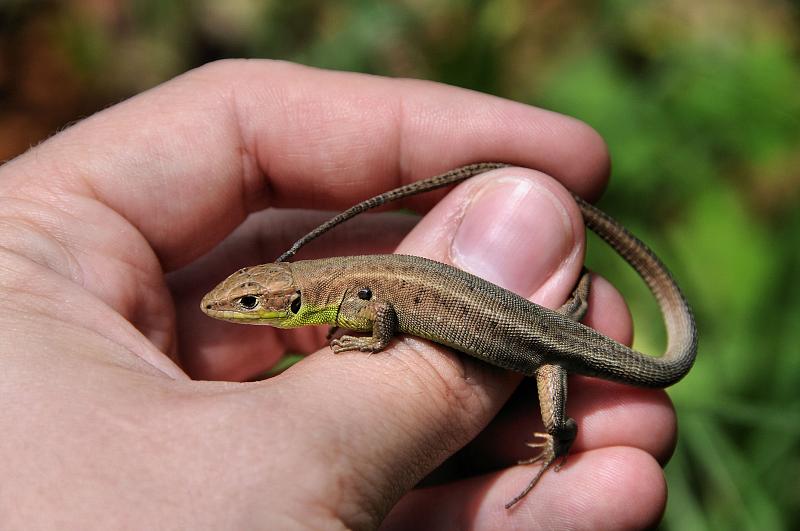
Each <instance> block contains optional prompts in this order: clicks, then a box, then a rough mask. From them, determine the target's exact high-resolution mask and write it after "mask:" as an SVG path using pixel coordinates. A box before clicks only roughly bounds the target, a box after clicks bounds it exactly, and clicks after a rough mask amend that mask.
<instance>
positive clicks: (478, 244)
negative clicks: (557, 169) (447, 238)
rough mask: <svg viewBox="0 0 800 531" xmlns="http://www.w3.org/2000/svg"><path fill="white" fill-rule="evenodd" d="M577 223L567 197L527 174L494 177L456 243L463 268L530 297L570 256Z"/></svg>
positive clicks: (454, 247)
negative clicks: (567, 207) (496, 178)
mask: <svg viewBox="0 0 800 531" xmlns="http://www.w3.org/2000/svg"><path fill="white" fill-rule="evenodd" d="M573 239H574V237H573V231H572V223H571V221H570V217H569V214H568V213H567V210H566V208H565V207H564V205H563V203H562V202H561V200H560V199H559V198H558V197H556V196H555V195H554V194H553V192H551V191H550V190H548V189H547V188H546V187H545V186H544V185H543V184H541V183H537V182H536V181H534V180H532V179H526V178H522V177H519V178H517V177H506V178H502V179H498V180H496V181H492V182H490V183H489V184H487V185H486V186H485V187H484V188H483V190H481V191H480V192H478V194H477V195H476V196H475V197H474V198H473V199H472V201H471V203H470V204H469V205H468V207H467V210H466V212H465V213H464V216H463V217H462V219H461V223H460V224H459V226H458V228H457V229H456V234H455V237H454V239H453V243H452V246H451V259H452V260H453V263H454V264H456V265H457V266H458V267H460V268H462V269H464V270H465V271H469V272H470V273H473V274H475V275H478V276H480V277H482V278H484V279H486V280H488V281H490V282H493V283H495V284H497V285H499V286H502V287H504V288H506V289H509V290H511V291H514V292H516V293H519V294H521V295H524V296H530V295H532V294H533V293H534V292H535V291H536V290H537V289H538V288H539V287H540V286H541V285H542V284H543V283H544V282H545V281H546V280H547V278H548V277H549V276H550V274H552V273H553V272H554V271H555V270H556V269H557V268H558V266H559V264H560V263H561V262H562V261H563V260H564V259H565V258H566V257H567V256H568V255H569V253H570V252H571V250H572V246H573Z"/></svg>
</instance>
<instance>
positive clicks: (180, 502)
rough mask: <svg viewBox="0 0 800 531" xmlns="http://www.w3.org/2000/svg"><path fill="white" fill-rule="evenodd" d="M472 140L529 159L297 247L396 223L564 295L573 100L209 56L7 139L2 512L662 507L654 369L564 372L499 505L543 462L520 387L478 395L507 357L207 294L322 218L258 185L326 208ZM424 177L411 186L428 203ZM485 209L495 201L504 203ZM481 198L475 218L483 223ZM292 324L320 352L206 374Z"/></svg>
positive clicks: (296, 341)
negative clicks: (635, 382) (213, 302)
mask: <svg viewBox="0 0 800 531" xmlns="http://www.w3.org/2000/svg"><path fill="white" fill-rule="evenodd" d="M484 160H499V161H505V162H509V163H513V164H518V165H519V166H524V167H528V168H536V170H539V171H533V170H523V169H520V168H508V169H503V170H498V171H495V172H491V173H489V174H486V175H483V176H481V177H479V178H476V179H473V180H471V181H469V182H467V183H465V184H464V185H462V186H460V187H458V188H456V189H455V190H454V191H453V193H451V194H450V195H448V196H447V197H446V198H445V199H444V200H442V201H441V202H440V203H439V204H437V205H436V207H435V208H434V209H433V210H431V211H430V212H429V213H428V214H427V216H426V217H425V218H423V221H422V222H421V223H420V224H419V225H418V226H417V227H416V228H415V229H414V230H413V231H412V232H411V233H410V234H409V235H408V236H407V237H406V238H405V239H403V240H402V242H400V240H401V237H402V234H403V232H404V230H405V229H406V228H407V225H408V218H402V219H401V218H397V217H392V216H387V215H385V214H378V215H375V216H374V217H369V218H364V219H362V220H354V225H352V226H351V227H349V228H348V230H341V231H338V234H336V233H332V234H331V235H330V237H328V236H326V238H324V239H323V240H322V241H320V242H315V244H314V245H313V246H312V247H310V248H309V249H307V250H304V253H305V254H304V255H303V256H299V257H298V258H310V257H312V256H331V255H335V254H349V253H356V252H360V253H371V252H388V251H391V250H392V249H393V247H394V246H395V245H396V244H397V243H399V245H400V247H399V249H398V251H400V252H404V253H407V254H418V255H421V256H426V257H429V258H434V259H437V260H441V261H445V262H449V263H453V262H456V263H457V265H458V266H459V267H463V268H465V269H469V270H471V272H473V273H476V274H481V273H482V271H480V269H481V268H485V272H486V273H487V275H489V276H491V275H495V277H494V280H495V281H496V282H498V283H501V282H502V283H506V284H507V285H508V287H509V288H510V289H515V290H517V291H518V292H520V293H521V294H522V295H523V296H526V297H529V298H531V300H534V301H536V302H539V303H542V304H546V305H548V306H551V307H554V306H558V305H559V304H560V302H561V301H562V300H563V299H564V298H566V296H567V295H568V294H569V292H570V290H571V288H572V286H573V284H574V282H575V281H576V279H577V275H578V273H579V271H580V265H581V262H582V255H583V229H582V228H581V223H580V217H579V214H578V211H577V209H576V207H575V205H574V203H572V200H571V199H570V198H569V196H568V194H567V192H566V191H565V190H564V189H563V188H562V187H561V185H559V184H558V182H560V183H561V184H562V185H564V186H567V187H569V188H571V189H573V190H575V191H576V192H578V193H581V194H582V195H584V196H586V197H589V198H592V197H596V196H597V195H598V194H599V192H600V190H601V189H602V188H603V186H604V185H605V181H606V176H607V172H608V156H607V152H606V148H605V145H604V143H603V141H602V140H601V139H600V138H599V136H598V135H597V134H596V133H595V132H594V131H592V130H591V129H590V128H588V127H587V126H586V125H584V124H582V123H580V122H577V121H576V120H573V119H570V118H567V117H564V116H560V115H557V114H554V113H551V112H547V111H543V110H540V109H536V108H533V107H529V106H526V105H522V104H518V103H513V102H509V101H506V100H502V99H499V98H495V97H491V96H487V95H482V94H478V93H474V92H470V91H466V90H463V89H458V88H453V87H447V86H443V85H438V84H434V83H429V82H423V81H414V80H391V79H383V78H379V77H373V76H364V75H357V74H349V73H338V72H327V71H321V70H315V69H311V68H306V67H301V66H297V65H292V64H287V63H279V62H270V61H226V62H220V63H214V64H210V65H207V66H205V67H203V68H200V69H197V70H194V71H192V72H189V73H187V74H185V75H183V76H181V77H179V78H177V79H175V80H172V81H170V82H168V83H165V84H164V85H161V86H159V87H156V88H154V89H152V90H150V91H148V92H145V93H143V94H141V95H139V96H137V97H135V98H132V99H131V100H128V101H126V102H123V103H121V104H119V105H116V106H114V107H112V108H110V109H107V110H105V111H103V112H101V113H98V114H97V115H95V116H92V117H90V118H89V119H87V120H84V121H83V122H81V123H79V124H77V125H75V126H73V127H71V128H69V129H67V130H66V131H63V132H61V133H59V134H58V135H56V136H54V137H53V138H51V139H50V140H48V141H47V142H44V143H43V144H41V145H39V146H37V147H36V148H34V149H32V150H31V151H29V152H28V153H26V154H25V155H23V156H21V157H18V158H17V159H15V160H13V161H11V162H8V163H6V164H5V165H4V166H3V167H2V168H0V299H2V301H3V303H2V304H0V364H2V367H0V374H3V378H2V379H0V393H1V394H2V396H3V402H4V405H3V409H2V413H1V414H0V429H2V431H3V437H2V438H0V463H2V468H0V473H2V476H3V478H4V481H3V485H2V486H0V528H3V529H23V528H24V529H30V528H37V529H45V528H55V527H58V528H83V529H91V528H98V529H99V528H120V527H125V528H192V529H242V528H248V529H256V528H307V527H314V528H337V527H341V528H344V527H352V528H357V529H370V528H376V527H378V526H381V525H382V526H383V527H384V528H385V529H392V528H398V529H399V528H402V527H403V526H404V525H408V524H410V523H414V524H416V525H417V526H420V527H426V528H437V527H452V526H453V524H454V523H456V527H474V528H525V529H530V528H537V527H539V528H553V527H558V528H569V529H592V528H597V527H603V528H606V529H629V528H641V527H646V526H649V525H653V524H654V523H655V522H657V521H658V518H659V517H660V515H661V513H662V512H663V509H664V506H665V503H666V486H665V484H664V480H663V475H662V472H661V468H660V465H659V463H663V462H665V461H666V460H667V459H668V457H669V455H670V453H671V451H672V447H673V444H674V438H675V429H676V425H675V417H674V413H673V411H672V408H671V405H670V403H669V401H668V398H667V396H666V394H665V393H664V392H663V391H653V390H648V391H645V390H641V389H634V388H629V387H625V386H621V385H616V384H611V383H607V382H602V381H599V380H593V379H589V378H574V379H571V380H570V386H571V388H570V402H569V406H568V407H569V414H570V415H571V416H572V417H574V418H575V419H576V421H577V422H578V425H579V434H578V439H577V441H576V443H575V446H574V447H573V451H572V454H571V456H570V460H569V461H568V464H567V466H566V467H564V469H562V470H561V471H560V472H558V473H552V472H550V473H547V474H545V476H544V477H543V479H542V480H541V482H540V484H539V485H538V486H537V487H536V489H535V490H534V491H533V492H532V493H531V494H529V495H528V497H527V498H526V499H525V500H523V502H522V503H520V504H519V505H518V506H517V507H515V508H514V509H513V510H512V511H506V510H505V509H503V504H504V503H505V502H506V501H508V499H510V498H511V497H513V496H514V495H515V494H516V493H517V492H518V491H519V490H520V489H521V488H522V487H523V486H524V485H525V483H526V482H527V481H528V480H529V479H530V477H531V475H532V474H533V473H534V469H533V468H531V467H515V466H513V465H514V463H515V461H516V460H517V459H520V458H524V457H529V456H530V455H531V454H530V449H527V448H526V447H525V446H524V445H523V444H522V443H523V442H524V441H526V440H530V436H531V433H532V432H533V431H536V430H539V429H541V425H540V421H539V419H538V405H537V404H536V401H535V393H534V392H533V391H532V390H531V389H530V388H528V387H525V386H523V388H522V389H521V391H520V392H519V393H518V394H515V395H514V398H513V399H512V400H511V401H510V403H509V405H508V407H507V408H503V411H502V412H501V414H500V415H499V416H497V418H496V420H495V421H492V419H493V418H495V416H496V415H497V414H498V412H499V411H500V410H501V408H502V406H503V404H504V403H505V402H506V400H507V399H508V397H509V396H510V395H511V394H512V392H513V391H514V389H515V387H516V386H517V384H518V383H519V381H520V378H519V377H518V376H516V375H513V374H509V373H504V372H502V371H499V370H496V369H493V368H491V367H488V366H486V365H483V364H480V363H478V362H476V361H475V360H472V359H467V358H466V357H462V356H458V355H456V354H454V353H453V352H450V351H447V350H445V349H441V348H438V347H435V346H433V345H432V344H430V343H428V342H425V341H422V340H418V339H414V338H398V339H396V340H395V341H394V342H393V343H392V344H391V345H390V347H389V348H387V349H386V350H385V351H383V352H380V353H377V354H373V355H370V356H367V355H363V354H359V353H346V354H342V355H338V356H335V355H333V354H332V353H331V352H330V350H329V349H328V348H327V347H323V342H322V336H323V335H324V331H320V330H311V329H301V330H295V331H276V330H274V329H272V328H268V327H244V326H238V325H233V324H229V323H222V322H216V321H213V320H211V319H209V318H207V317H205V316H204V315H202V314H201V312H200V311H199V310H198V309H197V304H198V301H199V300H200V297H201V295H202V294H203V293H204V292H205V291H207V290H208V289H209V288H211V287H212V286H213V285H214V284H216V282H218V281H219V280H221V279H222V278H223V277H224V276H226V275H227V274H229V273H230V272H232V271H233V270H235V269H237V268H239V267H241V266H243V265H248V264H254V263H259V262H266V261H271V260H273V259H274V257H275V256H277V255H278V254H279V253H280V252H281V251H282V250H284V248H285V247H286V246H287V245H288V244H289V243H290V242H291V240H292V239H293V238H294V237H295V236H298V235H300V234H302V233H304V232H305V230H307V229H308V228H310V227H311V226H314V225H315V224H316V223H317V222H318V221H319V219H320V217H319V215H318V214H313V213H308V212H297V211H270V212H264V213H260V214H256V215H254V216H252V217H251V218H250V219H248V221H247V222H246V223H244V224H242V222H243V221H244V219H245V217H246V216H247V214H248V213H250V212H254V211H256V210H259V209H262V208H264V207H267V206H275V207H291V208H298V207H302V208H307V209H324V210H337V209H342V208H345V207H347V206H349V205H351V204H352V203H354V202H356V201H357V200H359V199H362V198H364V197H368V196H371V195H374V194H375V193H378V192H381V191H384V190H388V189H390V188H393V187H395V186H397V185H399V184H401V183H405V182H409V181H411V180H415V179H420V178H424V177H429V176H431V175H434V174H436V173H440V172H442V171H445V170H448V169H451V168H455V167H458V166H461V165H463V164H466V163H469V162H476V161H484ZM548 175H549V176H552V177H553V178H555V179H556V180H557V181H558V182H556V180H553V179H551V178H550V177H548ZM500 182H502V183H504V184H503V186H511V187H512V189H513V190H516V191H517V192H516V195H514V197H515V198H516V199H515V201H514V204H513V205H511V204H505V203H503V201H502V195H501V196H498V194H497V193H495V192H496V190H495V189H494V188H493V186H495V185H497V183H500ZM514 187H516V188H514ZM525 190H535V191H536V193H534V194H532V195H530V196H526V195H525V193H524V191H525ZM442 196H443V194H441V193H433V194H427V195H425V196H421V197H418V198H413V200H412V201H409V202H408V203H405V206H409V207H412V208H416V209H420V210H425V209H427V208H430V207H431V206H432V205H434V204H435V203H436V202H437V201H438V200H439V199H441V198H442ZM498 197H501V199H498ZM547 205H549V206H550V207H549V208H548V207H547ZM398 206H400V205H398ZM498 208H508V209H509V211H504V212H503V215H502V216H498V215H496V214H498ZM475 216H477V218H475ZM474 219H484V220H486V221H485V224H486V227H487V230H486V232H482V231H481V230H480V224H475V223H474ZM240 224H241V225H242V226H241V227H239V228H238V229H237V230H236V232H235V233H234V234H233V236H232V237H231V238H229V239H228V240H226V241H225V242H224V243H223V244H222V245H219V246H218V247H217V245H218V244H220V242H221V241H222V240H223V239H225V238H226V237H227V236H229V235H230V233H231V231H233V230H234V229H236V228H237V226H239V225H240ZM498 224H499V225H498ZM537 227H547V230H546V231H537ZM353 234H355V235H356V236H352V235H353ZM487 235H490V236H491V237H489V236H487ZM498 235H499V236H498ZM487 239H490V240H491V241H486V240H487ZM459 241H460V243H458V242H459ZM454 242H456V243H454ZM534 245H535V246H536V247H535V248H534V247H533V246H534ZM479 248H483V249H485V252H481V253H477V254H476V251H475V249H479ZM212 249H213V250H212ZM209 251H211V252H209ZM512 251H513V252H512ZM534 252H535V253H536V254H535V255H533V254H531V253H534ZM206 253H208V254H206ZM203 255H204V256H203ZM201 256H202V258H200V257H201ZM476 256H479V257H480V260H476V258H475V257H476ZM520 260H523V261H525V262H519V261H520ZM487 261H488V262H487ZM526 263H527V264H528V267H523V266H525V264H526ZM504 264H507V266H504ZM471 268H473V269H471ZM165 273H166V276H165ZM523 273H524V274H523ZM586 322H587V323H588V324H590V325H594V326H596V327H597V328H598V329H600V330H601V331H602V332H603V333H605V334H607V335H610V336H612V337H615V338H616V339H618V340H621V341H628V342H629V341H630V338H631V322H630V317H629V315H628V313H627V310H626V308H625V305H624V302H623V301H622V299H621V297H620V296H619V294H617V293H616V291H615V290H614V289H613V288H612V287H611V286H610V285H609V284H608V283H605V282H603V281H602V279H600V278H596V282H595V288H594V291H593V292H592V294H591V299H590V310H589V315H588V316H587V319H586ZM286 349H292V350H302V351H306V352H309V353H310V352H314V350H317V349H319V350H317V351H316V352H314V353H313V354H311V355H310V356H308V357H307V358H306V359H305V360H303V361H302V362H301V363H299V364H297V365H295V366H294V367H293V368H292V369H290V370H289V371H287V372H285V373H284V374H282V375H281V376H279V377H276V378H273V379H270V380H267V381H264V382H258V383H249V384H241V383H235V382H231V381H222V380H243V379H246V378H248V377H250V376H252V375H254V374H257V373H258V372H260V371H263V370H266V369H268V368H269V367H270V366H271V365H272V364H273V363H274V362H275V361H276V360H277V359H278V358H279V357H280V355H281V353H282V352H284V350H286ZM198 379H199V380H204V381H196V380H198ZM209 380H218V381H209ZM523 391H524V393H523ZM523 394H524V396H523ZM473 439H474V442H473V443H472V444H470V445H468V446H467V447H466V448H464V449H463V450H462V451H460V452H458V460H459V466H460V467H461V468H460V470H465V469H466V470H470V469H471V470H475V471H476V473H478V472H480V473H479V474H478V475H477V476H473V477H469V478H464V477H459V476H458V475H455V476H454V475H450V474H447V473H446V471H447V468H448V467H447V466H445V467H443V468H442V469H440V472H441V473H440V474H439V475H438V478H439V480H438V481H439V482H438V483H435V484H433V485H431V486H427V487H424V488H422V489H418V490H414V491H411V490H410V489H411V488H412V487H413V486H414V485H415V484H417V483H418V482H419V481H420V479H422V478H423V477H424V476H426V475H428V474H429V473H430V472H431V471H432V470H433V469H434V468H436V467H437V466H438V465H440V464H441V463H442V462H444V461H445V460H447V458H448V457H449V456H451V455H453V454H454V453H455V452H456V451H458V450H459V449H460V448H462V447H464V446H465V445H467V443H469V442H470V441H471V440H473ZM632 500H634V501H635V502H634V503H632V502H631V501H632Z"/></svg>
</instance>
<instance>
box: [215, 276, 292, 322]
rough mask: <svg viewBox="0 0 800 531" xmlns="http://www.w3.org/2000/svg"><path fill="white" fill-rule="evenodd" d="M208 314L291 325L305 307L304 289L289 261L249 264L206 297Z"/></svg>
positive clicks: (216, 316) (228, 318) (236, 319)
mask: <svg viewBox="0 0 800 531" xmlns="http://www.w3.org/2000/svg"><path fill="white" fill-rule="evenodd" d="M200 309H201V310H203V312H205V313H206V314H207V315H209V316H211V317H214V318H216V319H222V320H224V321H233V322H236V323H250V324H265V325H271V326H277V327H280V328H288V327H292V326H297V324H293V322H294V321H295V320H296V317H297V315H298V313H300V310H301V296H300V291H299V289H298V288H297V285H296V283H295V281H294V277H293V276H292V272H291V269H290V267H289V264H288V263H285V262H283V263H282V262H279V263H273V264H263V265H257V266H253V267H245V268H243V269H240V270H238V271H236V272H235V273H233V274H232V275H230V276H229V277H228V278H226V279H225V280H223V281H222V282H220V283H219V285H217V287H216V288H214V289H213V290H211V291H210V292H208V293H207V294H206V296H205V297H203V300H202V302H201V303H200Z"/></svg>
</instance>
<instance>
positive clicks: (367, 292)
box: [358, 288, 372, 301]
mask: <svg viewBox="0 0 800 531" xmlns="http://www.w3.org/2000/svg"><path fill="white" fill-rule="evenodd" d="M358 298H359V299H361V300H364V301H368V300H370V299H371V298H372V290H371V289H369V288H361V289H360V290H358Z"/></svg>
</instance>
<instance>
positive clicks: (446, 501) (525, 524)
mask: <svg viewBox="0 0 800 531" xmlns="http://www.w3.org/2000/svg"><path fill="white" fill-rule="evenodd" d="M535 471H536V465H534V466H530V467H517V468H514V469H511V470H507V471H504V472H502V473H495V474H489V475H485V476H479V477H475V478H471V479H468V480H462V481H459V482H456V483H453V484H448V485H439V486H436V487H429V488H425V489H419V490H415V491H412V492H410V493H409V494H408V495H406V496H405V497H404V498H403V499H402V500H401V501H400V503H398V504H397V505H396V506H395V507H394V509H393V510H392V512H391V513H390V514H389V516H388V517H387V519H386V520H385V522H384V523H383V525H382V527H381V529H382V530H384V531H389V530H392V529H410V528H418V529H437V528H443V527H448V526H449V525H452V523H453V522H459V524H460V525H459V527H463V528H470V529H520V528H524V529H562V528H577V529H595V528H603V529H649V528H650V527H652V526H654V525H655V524H656V523H657V522H658V520H659V519H660V517H661V515H662V513H663V511H664V506H665V504H666V494H667V492H666V484H665V482H664V475H663V472H662V470H661V468H660V467H659V466H658V463H656V461H655V460H654V459H653V458H652V456H650V455H649V454H648V453H646V452H642V451H640V450H635V449H632V448H626V447H614V448H603V449H599V450H593V451H589V452H583V453H580V454H573V455H572V456H571V457H570V460H569V462H568V464H567V465H566V466H565V467H564V468H562V469H561V470H560V471H559V472H558V473H552V474H545V475H544V476H543V477H542V479H541V481H540V483H539V485H538V486H537V487H536V491H535V492H534V493H531V496H533V495H535V496H536V500H537V503H535V504H534V503H525V504H518V505H516V506H515V507H513V508H512V509H511V510H505V509H504V508H503V506H504V504H505V503H506V502H508V500H510V499H511V498H513V497H514V496H515V495H516V494H517V493H518V492H519V490H521V489H522V487H523V486H524V485H525V484H526V483H527V482H528V481H529V480H530V477H531V474H533V473H535Z"/></svg>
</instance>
